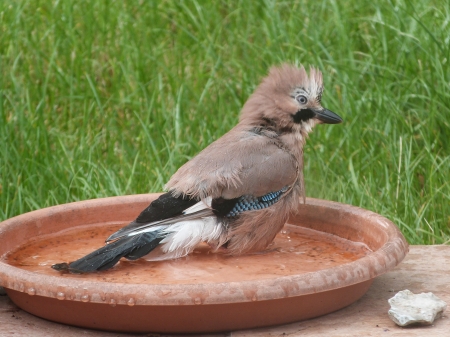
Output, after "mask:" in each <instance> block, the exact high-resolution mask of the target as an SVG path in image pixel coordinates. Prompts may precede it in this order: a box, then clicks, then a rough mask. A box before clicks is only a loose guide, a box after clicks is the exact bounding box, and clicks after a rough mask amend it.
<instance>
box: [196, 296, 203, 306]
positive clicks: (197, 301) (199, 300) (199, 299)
mask: <svg viewBox="0 0 450 337" xmlns="http://www.w3.org/2000/svg"><path fill="white" fill-rule="evenodd" d="M194 303H195V304H202V300H201V298H200V297H196V298H195V299H194Z"/></svg>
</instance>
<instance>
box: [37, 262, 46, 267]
mask: <svg viewBox="0 0 450 337" xmlns="http://www.w3.org/2000/svg"><path fill="white" fill-rule="evenodd" d="M38 265H39V266H47V265H48V263H47V262H39V263H38Z"/></svg>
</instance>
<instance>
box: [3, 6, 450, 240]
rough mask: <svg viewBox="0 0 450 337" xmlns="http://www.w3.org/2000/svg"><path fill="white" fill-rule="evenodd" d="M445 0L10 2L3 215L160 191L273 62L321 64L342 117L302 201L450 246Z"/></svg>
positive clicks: (330, 103)
mask: <svg viewBox="0 0 450 337" xmlns="http://www.w3.org/2000/svg"><path fill="white" fill-rule="evenodd" d="M449 36H450V3H449V1H431V0H417V1H402V0H398V1H349V0H347V1H344V0H343V1H337V0H335V1H333V0H322V1H320V0H319V1H306V0H305V1H283V2H282V1H279V2H275V1H263V2H257V1H254V2H251V1H231V0H230V1H218V2H211V1H204V2H200V1H198V2H195V1H185V2H178V1H139V2H138V1H128V2H122V1H115V2H113V1H69V0H68V1H8V0H5V1H2V2H0V140H1V144H0V205H1V207H0V220H4V219H7V218H10V217H12V216H15V215H18V214H21V213H24V212H28V211H31V210H34V209H39V208H43V207H47V206H51V205H55V204H61V203H66V202H71V201H77V200H83V199H90V198H98V197H105V196H114V195H124V194H135V193H146V192H151V191H161V189H162V186H163V185H164V183H165V182H166V181H167V179H168V178H169V177H170V176H171V175H172V174H173V173H174V172H175V171H176V169H177V168H178V167H179V166H180V165H182V164H183V163H184V162H185V161H187V160H188V159H189V158H191V157H192V156H194V155H195V154H196V153H197V152H198V151H199V150H201V149H202V148H204V147H205V146H206V145H207V144H209V143H210V142H211V141H213V140H215V139H217V138H218V137H220V136H221V135H222V134H224V133H225V132H226V131H227V130H229V129H230V128H231V127H232V126H233V125H234V124H235V123H236V122H237V119H238V115H239V111H240V108H241V107H242V105H243V103H244V102H245V100H246V99H247V97H248V96H249V94H250V93H251V92H252V90H253V89H254V87H255V86H256V85H257V84H258V82H259V81H260V79H261V78H262V77H263V76H264V75H265V74H266V73H267V70H268V68H269V67H270V66H271V65H273V64H279V63H281V62H284V61H289V62H294V63H298V64H299V63H302V64H305V65H306V66H309V65H316V66H318V67H319V68H320V69H322V70H323V72H324V74H325V76H324V77H325V84H326V91H325V94H324V99H323V101H324V102H323V103H324V106H326V107H327V108H329V109H331V110H333V111H335V112H337V113H338V114H340V115H341V116H342V117H343V118H344V120H345V123H344V124H342V125H338V126H318V127H317V128H316V130H315V132H314V133H313V134H312V135H311V137H310V139H309V141H308V143H307V146H306V154H305V155H306V167H305V176H306V184H307V195H308V196H311V197H317V198H324V199H331V200H336V201H339V202H344V203H349V204H353V205H357V206H361V207H364V208H367V209H370V210H373V211H375V212H378V213H380V214H382V215H384V216H386V217H388V218H390V219H391V220H393V221H394V222H395V223H396V224H397V225H398V226H399V227H400V229H401V230H402V231H403V233H404V234H405V236H406V237H407V238H408V240H409V242H410V243H413V244H421V243H425V244H431V243H444V242H449V240H450V228H449V227H450V183H449V179H450V174H449V173H450V108H449V107H450V88H449V86H450V76H449V70H450V69H449V51H450V47H449V39H450V38H449Z"/></svg>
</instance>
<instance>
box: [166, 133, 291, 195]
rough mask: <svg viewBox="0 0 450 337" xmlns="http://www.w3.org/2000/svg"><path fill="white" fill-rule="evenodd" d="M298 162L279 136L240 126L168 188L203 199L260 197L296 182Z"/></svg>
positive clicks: (177, 175) (195, 160) (180, 172)
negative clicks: (283, 145) (285, 147)
mask: <svg viewBox="0 0 450 337" xmlns="http://www.w3.org/2000/svg"><path fill="white" fill-rule="evenodd" d="M298 165H299V164H298V163H297V161H296V160H295V158H294V157H293V155H291V154H290V153H289V152H288V151H287V150H286V149H284V148H283V147H282V146H281V145H280V143H279V141H278V139H277V137H276V135H274V134H270V133H264V132H261V131H260V130H258V129H249V128H243V127H240V126H237V127H235V128H234V129H232V130H231V131H230V132H228V133H227V134H225V135H224V136H223V137H222V138H220V139H218V140H217V141H215V142H214V143H212V144H211V145H209V146H208V147H207V148H205V149H204V150H203V151H202V152H200V153H199V154H198V155H197V156H196V157H194V158H193V159H192V160H190V161H189V162H187V163H186V164H184V165H183V166H182V167H181V168H180V169H179V170H178V171H177V172H176V173H175V174H174V175H173V176H172V178H171V179H170V180H169V182H168V183H167V185H166V188H167V189H168V190H169V191H172V192H173V193H175V195H188V196H191V197H194V198H200V199H203V198H205V197H212V198H213V199H216V198H225V199H233V198H237V197H240V196H243V195H252V196H256V197H258V196H263V195H266V194H267V193H270V192H275V191H279V190H281V189H283V188H284V187H286V186H290V185H292V184H293V183H294V182H295V181H296V179H297V177H298V174H299V167H298Z"/></svg>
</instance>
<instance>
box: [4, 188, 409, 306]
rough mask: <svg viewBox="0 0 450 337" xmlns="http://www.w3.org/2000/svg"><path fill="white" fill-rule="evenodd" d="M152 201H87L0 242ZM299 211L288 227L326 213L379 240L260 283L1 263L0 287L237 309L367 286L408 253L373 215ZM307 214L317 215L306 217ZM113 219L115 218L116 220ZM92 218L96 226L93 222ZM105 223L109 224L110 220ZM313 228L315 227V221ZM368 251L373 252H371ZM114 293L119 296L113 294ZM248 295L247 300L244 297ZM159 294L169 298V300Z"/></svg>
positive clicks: (318, 207) (10, 225)
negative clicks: (116, 276)
mask: <svg viewBox="0 0 450 337" xmlns="http://www.w3.org/2000/svg"><path fill="white" fill-rule="evenodd" d="M157 196H159V194H142V195H130V196H120V197H109V198H101V199H92V200H86V201H80V202H73V203H69V204H63V205H59V206H53V207H48V208H44V209H41V210H37V211H33V212H29V213H26V214H22V215H19V216H16V217H14V218H11V219H9V220H6V221H4V222H2V223H0V242H2V238H4V237H5V236H8V235H11V232H12V231H14V230H15V228H18V227H20V226H21V224H23V223H24V222H27V223H29V225H28V226H30V225H31V224H34V226H35V227H34V230H35V232H37V233H38V234H37V235H44V234H47V232H46V231H45V222H44V221H43V219H48V218H49V217H56V220H54V221H57V219H61V220H62V219H64V220H65V222H66V228H69V227H70V225H71V224H72V223H73V222H74V221H76V219H74V218H76V217H77V213H78V214H80V213H79V212H80V211H83V215H84V216H85V217H86V215H87V217H86V220H87V221H88V222H84V223H83V225H88V224H89V219H90V220H91V224H94V223H99V221H98V216H99V215H100V216H103V217H104V218H103V219H105V220H107V218H108V214H109V217H111V213H114V212H113V211H111V209H117V208H120V207H121V209H123V212H120V216H121V219H116V220H120V221H122V220H123V221H127V220H130V219H133V218H134V217H135V216H136V215H137V214H138V213H139V212H140V210H141V209H142V208H144V207H146V206H147V205H148V203H149V202H150V201H152V200H154V199H155V198H156V197H157ZM108 209H109V211H108ZM299 209H300V211H299V214H297V215H294V216H293V217H291V219H290V220H291V221H289V222H290V223H291V222H295V219H297V220H296V221H297V222H298V221H299V220H298V219H301V218H302V216H303V217H304V216H305V214H306V217H307V218H308V217H309V218H311V217H312V216H316V215H317V214H319V218H320V212H321V211H322V213H323V211H326V212H325V213H327V214H328V218H331V219H342V218H344V219H347V220H348V221H350V222H355V221H356V222H358V220H359V221H360V222H362V223H361V229H364V228H365V227H364V226H366V227H367V226H368V225H371V226H372V227H377V230H378V231H379V233H378V234H380V233H381V235H382V236H384V238H383V239H384V240H383V242H382V243H380V242H378V243H376V242H375V243H372V247H370V248H372V250H373V252H371V253H369V254H368V255H367V256H365V257H362V258H360V259H358V260H356V261H353V262H349V263H346V264H342V265H339V266H337V267H331V268H328V269H323V270H319V271H315V272H310V273H305V274H300V275H290V276H277V277H274V278H267V279H261V280H249V281H239V282H218V283H206V284H130V283H104V282H100V283H99V282H95V281H89V280H81V279H71V278H62V277H61V276H60V275H59V274H57V273H56V272H55V276H49V275H43V274H38V273H34V272H30V271H26V270H23V269H21V268H19V267H14V266H11V265H9V264H7V263H5V261H4V260H0V285H1V286H3V287H4V288H6V290H7V291H8V290H9V289H11V290H15V291H18V292H25V293H29V294H30V295H38V296H43V297H49V298H59V299H60V297H61V294H63V297H64V299H65V300H72V301H84V300H85V299H86V296H88V301H89V302H90V303H103V304H105V303H106V304H107V303H108V300H109V301H110V300H111V299H114V300H115V303H117V304H127V303H128V304H129V301H130V299H134V300H133V305H134V304H136V305H152V306H154V305H192V304H193V303H196V301H198V299H200V302H201V304H224V303H242V302H251V301H254V300H255V299H254V296H255V294H257V300H258V301H263V300H274V299H283V298H286V297H297V296H303V295H309V294H315V293H319V292H323V291H330V290H333V289H339V288H343V287H348V286H352V285H354V284H357V283H361V282H365V281H369V280H371V279H373V278H375V277H376V276H379V275H381V274H383V273H385V272H387V271H388V270H390V269H392V268H393V267H395V266H396V265H397V264H398V263H400V261H401V260H402V259H403V258H404V257H405V255H406V253H407V251H408V244H407V243H406V240H405V239H404V237H403V235H402V234H401V233H400V231H399V230H398V228H397V227H396V226H395V225H394V224H393V223H392V222H391V221H390V220H388V219H386V218H384V217H382V216H381V215H379V214H376V213H374V212H371V211H368V210H365V209H361V208H359V207H355V206H350V205H345V204H341V203H337V202H332V201H326V200H319V199H313V198H307V202H306V206H302V205H301V204H300V205H299ZM99 210H100V211H99ZM308 210H309V212H308ZM311 210H315V211H317V212H318V213H317V212H311ZM305 211H306V213H305ZM133 214H134V215H133ZM322 215H323V214H322ZM115 216H116V217H117V214H116V215H115ZM96 217H97V220H95V218H96ZM309 218H308V219H309ZM325 218H326V216H325ZM67 220H68V221H67ZM361 220H364V221H361ZM110 221H113V219H110ZM328 221H329V222H330V221H331V220H330V219H329V220H328ZM105 222H108V221H105ZM313 222H314V221H313ZM316 222H317V223H318V222H320V220H317V221H316ZM355 225H357V224H355ZM28 230H31V228H28ZM22 231H23V230H22ZM39 233H40V234H39ZM34 235H36V234H34ZM26 237H27V235H24V238H26ZM361 239H363V238H361ZM1 246H3V248H0V256H2V257H4V255H5V254H6V253H8V252H9V251H10V250H11V249H10V248H13V247H8V244H2V245H1ZM374 246H378V247H376V249H373V247H374ZM118 290H120V291H119V293H118ZM249 293H250V294H253V296H249ZM158 294H159V295H158ZM164 294H170V296H166V295H164Z"/></svg>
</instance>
